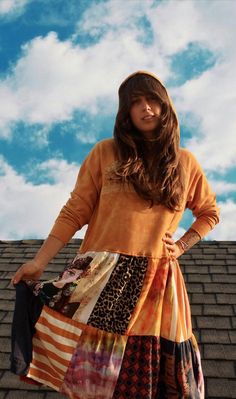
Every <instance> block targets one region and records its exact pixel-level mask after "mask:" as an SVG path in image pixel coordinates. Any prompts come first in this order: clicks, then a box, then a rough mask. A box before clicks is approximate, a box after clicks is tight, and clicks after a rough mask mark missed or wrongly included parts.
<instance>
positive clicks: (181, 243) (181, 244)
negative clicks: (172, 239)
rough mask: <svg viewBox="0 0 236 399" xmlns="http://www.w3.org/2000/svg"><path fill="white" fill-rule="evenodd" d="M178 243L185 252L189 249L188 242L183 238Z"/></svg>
mask: <svg viewBox="0 0 236 399" xmlns="http://www.w3.org/2000/svg"><path fill="white" fill-rule="evenodd" d="M178 243H179V244H180V246H181V248H182V250H183V251H184V252H185V251H187V250H188V244H187V243H186V242H185V241H184V240H182V239H181V238H180V239H179V240H178Z"/></svg>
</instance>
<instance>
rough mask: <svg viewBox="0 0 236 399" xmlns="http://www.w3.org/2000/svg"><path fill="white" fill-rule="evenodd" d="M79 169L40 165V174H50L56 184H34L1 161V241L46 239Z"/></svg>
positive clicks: (61, 164)
mask: <svg viewBox="0 0 236 399" xmlns="http://www.w3.org/2000/svg"><path fill="white" fill-rule="evenodd" d="M78 169H79V168H78V165H76V164H68V163H67V162H65V161H63V160H56V159H51V160H49V161H47V162H44V163H42V164H41V165H39V167H38V173H44V174H45V175H46V174H47V176H48V177H49V178H50V179H51V180H52V182H53V184H39V185H33V184H32V183H30V182H28V181H26V179H25V178H24V177H23V176H21V175H19V174H17V173H16V171H15V170H14V169H13V168H12V167H11V166H10V165H9V164H7V162H6V161H5V160H4V159H3V158H0V170H1V175H0V208H1V209H4V213H3V212H1V215H0V237H1V239H2V240H4V239H22V238H25V237H26V238H28V237H37V238H42V237H46V236H47V234H48V233H49V231H50V229H51V227H52V225H53V223H54V220H55V218H56V216H57V214H58V212H59V211H60V209H61V207H62V205H63V204H64V203H65V202H66V200H67V198H68V196H69V193H70V191H71V190H72V188H73V186H74V183H75V179H76V176H77V173H78ZM84 231H85V229H82V230H81V231H80V232H79V233H78V234H77V236H78V237H81V236H83V235H84Z"/></svg>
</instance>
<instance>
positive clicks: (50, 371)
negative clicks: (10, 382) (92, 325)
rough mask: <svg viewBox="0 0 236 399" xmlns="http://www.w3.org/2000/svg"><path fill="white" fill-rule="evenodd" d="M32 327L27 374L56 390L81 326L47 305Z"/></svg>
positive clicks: (61, 380)
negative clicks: (33, 327) (33, 328)
mask: <svg viewBox="0 0 236 399" xmlns="http://www.w3.org/2000/svg"><path fill="white" fill-rule="evenodd" d="M35 329H36V333H35V335H34V338H33V360H32V362H31V364H30V368H29V372H28V374H27V377H29V378H33V379H35V380H37V381H39V382H41V383H42V384H46V385H49V386H50V387H52V388H54V389H55V390H57V391H59V390H60V387H61V385H62V383H63V380H64V376H65V373H66V371H67V369H68V366H69V362H70V360H71V357H72V354H73V352H74V350H75V348H76V346H77V344H78V337H79V336H80V335H81V332H82V330H81V329H80V328H78V323H77V322H75V321H74V320H71V319H69V318H66V317H65V316H63V315H61V314H60V313H58V312H55V311H54V310H52V309H50V308H48V307H47V306H44V308H43V310H42V313H41V316H40V318H39V320H38V322H37V324H36V326H35Z"/></svg>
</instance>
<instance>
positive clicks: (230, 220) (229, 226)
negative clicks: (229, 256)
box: [207, 199, 236, 241]
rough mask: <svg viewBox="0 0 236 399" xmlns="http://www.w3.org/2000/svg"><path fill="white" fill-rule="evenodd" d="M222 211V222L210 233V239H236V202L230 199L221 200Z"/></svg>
mask: <svg viewBox="0 0 236 399" xmlns="http://www.w3.org/2000/svg"><path fill="white" fill-rule="evenodd" d="M219 207H220V211H221V215H220V223H219V224H218V225H217V226H216V227H215V229H214V230H212V232H211V233H210V234H209V235H208V237H207V238H208V239H210V240H217V241H218V240H223V241H225V240H226V241H227V240H229V241H231V240H232V241H235V217H234V216H232V215H235V213H236V203H235V202H234V201H233V200H231V199H229V200H227V201H226V202H219Z"/></svg>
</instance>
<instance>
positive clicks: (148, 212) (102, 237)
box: [50, 139, 219, 258]
mask: <svg viewBox="0 0 236 399" xmlns="http://www.w3.org/2000/svg"><path fill="white" fill-rule="evenodd" d="M180 154H181V155H180V156H181V162H182V164H183V166H184V169H185V178H186V185H185V187H186V188H185V193H184V206H183V209H182V210H181V211H170V210H169V209H168V208H167V207H165V206H163V205H154V206H153V207H152V208H150V207H149V203H148V202H147V201H145V200H143V199H142V198H140V197H139V196H138V194H137V193H136V192H135V191H134V189H133V188H132V187H131V186H130V185H128V184H125V185H121V184H120V183H117V182H114V181H111V180H109V179H108V174H107V171H108V170H109V168H110V167H112V165H114V162H115V161H116V160H117V155H116V149H115V143H114V140H113V139H107V140H103V141H101V142H99V143H98V144H97V145H96V146H95V147H94V148H93V149H92V151H91V152H90V154H89V155H88V157H87V158H86V159H85V161H84V163H83V165H82V166H81V168H80V171H79V175H78V178H77V182H76V185H75V188H74V190H73V191H72V193H71V197H70V199H69V200H68V202H67V203H66V205H65V206H64V207H63V208H62V210H61V212H60V214H59V216H58V218H57V219H56V222H55V224H54V227H53V228H52V230H51V233H50V235H52V236H54V237H57V238H58V239H60V240H61V241H63V242H64V243H67V242H68V241H69V240H70V239H71V237H72V236H73V235H74V234H75V232H76V231H77V230H79V229H81V228H82V227H83V226H84V225H85V224H88V229H87V232H86V235H85V238H84V240H83V243H82V246H81V248H80V252H81V253H84V252H86V251H110V252H119V253H123V254H129V255H140V256H151V257H154V258H159V257H162V256H166V250H165V246H164V244H163V242H162V237H163V236H164V234H165V232H166V231H167V230H168V231H171V232H174V231H175V230H176V228H177V227H178V224H179V222H180V220H181V217H182V215H183V212H184V208H185V207H188V208H190V209H191V210H192V212H193V215H194V216H195V218H196V220H195V221H194V223H193V224H192V226H191V228H192V229H194V230H195V231H196V232H197V233H198V234H199V235H200V236H201V237H204V236H205V235H206V234H207V233H208V232H209V231H210V230H211V229H212V228H213V227H214V226H215V224H216V223H218V221H219V218H218V215H219V211H218V208H217V206H216V200H215V195H214V193H213V192H212V191H211V188H210V187H209V184H208V182H207V180H206V177H205V175H204V173H203V171H202V169H201V167H200V165H199V164H198V162H197V161H196V159H195V158H194V156H193V155H192V154H191V153H190V152H189V151H187V150H185V149H181V150H180Z"/></svg>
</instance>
